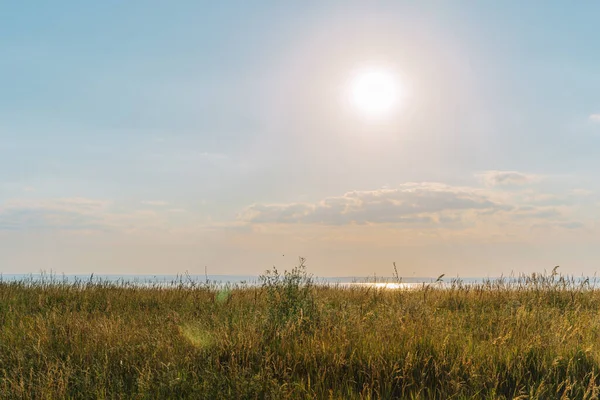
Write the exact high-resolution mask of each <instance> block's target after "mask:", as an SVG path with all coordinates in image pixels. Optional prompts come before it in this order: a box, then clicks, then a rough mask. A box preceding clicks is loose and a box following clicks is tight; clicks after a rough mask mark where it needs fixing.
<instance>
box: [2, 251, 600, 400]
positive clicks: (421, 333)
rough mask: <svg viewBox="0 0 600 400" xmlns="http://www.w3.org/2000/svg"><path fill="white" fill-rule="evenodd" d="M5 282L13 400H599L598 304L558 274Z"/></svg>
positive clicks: (6, 354) (5, 345)
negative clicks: (480, 279) (359, 281)
mask: <svg viewBox="0 0 600 400" xmlns="http://www.w3.org/2000/svg"><path fill="white" fill-rule="evenodd" d="M261 279H262V285H261V286H257V287H225V288H223V287H216V286H211V285H208V284H207V285H198V284H193V283H190V282H186V281H185V280H181V281H180V282H179V283H178V284H175V285H173V286H170V287H164V286H159V285H156V286H153V287H141V286H135V285H130V284H127V283H126V282H121V283H117V284H115V283H107V282H102V281H97V280H89V281H79V282H75V283H67V282H61V281H60V280H51V279H49V280H46V281H43V282H40V281H21V282H2V283H0V398H2V399H30V398H34V399H57V398H75V399H80V398H81V399H83V398H86V399H87V398H139V399H146V398H148V399H155V398H194V399H202V398H206V399H215V398H260V399H262V398H272V399H285V398H293V399H297V398H319V399H323V398H334V399H352V398H366V399H368V398H384V399H389V398H409V399H410V398H415V399H417V398H424V399H425V398H444V399H446V398H456V399H459V398H473V397H475V398H489V399H492V398H494V399H496V398H506V399H509V398H544V399H546V398H548V399H554V398H582V399H591V398H597V397H598V393H599V388H600V376H599V373H600V364H599V362H600V347H599V346H600V314H599V309H600V292H599V291H598V290H595V289H594V288H593V286H592V285H590V284H589V282H585V281H583V282H580V281H576V280H574V279H570V278H567V277H563V276H560V275H559V274H558V273H557V272H556V271H553V273H551V274H547V275H532V276H527V277H520V278H518V279H516V281H514V282H508V281H507V280H502V279H500V280H490V281H486V282H484V283H481V284H477V285H466V284H464V283H463V282H461V281H460V280H453V281H451V282H450V283H449V285H448V286H447V287H446V288H443V289H442V288H439V287H438V286H436V285H430V286H423V288H421V289H417V290H377V289H374V288H369V287H360V286H357V287H349V288H342V287H332V286H322V285H317V284H315V283H314V282H313V280H312V278H311V277H310V276H309V275H308V274H307V273H306V269H305V267H304V261H303V260H301V263H300V265H299V266H298V267H297V268H295V269H294V270H292V271H290V272H284V273H283V274H281V273H280V272H279V271H277V270H271V271H267V272H266V273H265V274H264V275H263V276H262V277H261Z"/></svg>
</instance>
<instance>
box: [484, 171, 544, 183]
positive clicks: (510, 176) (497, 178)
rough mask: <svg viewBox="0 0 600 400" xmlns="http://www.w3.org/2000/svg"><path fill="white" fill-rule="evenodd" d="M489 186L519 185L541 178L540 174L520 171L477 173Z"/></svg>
mask: <svg viewBox="0 0 600 400" xmlns="http://www.w3.org/2000/svg"><path fill="white" fill-rule="evenodd" d="M477 176H478V177H480V178H481V179H482V180H483V183H484V184H485V185H487V186H517V185H527V184H531V183H534V182H536V181H538V180H539V179H540V177H539V176H538V175H533V174H525V173H523V172H518V171H484V172H482V173H479V174H477Z"/></svg>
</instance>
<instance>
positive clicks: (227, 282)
mask: <svg viewBox="0 0 600 400" xmlns="http://www.w3.org/2000/svg"><path fill="white" fill-rule="evenodd" d="M436 279H437V278H431V277H411V278H401V280H400V281H398V280H397V279H396V278H394V277H385V276H382V277H379V276H366V277H364V276H363V277H360V276H342V277H318V276H313V277H312V280H313V282H314V283H316V284H320V285H332V286H342V287H351V286H371V287H376V288H384V289H410V288H418V287H419V286H422V285H425V284H432V283H435V284H436V285H437V286H439V287H450V286H451V284H452V281H453V280H456V279H459V280H460V281H461V282H462V283H464V284H467V285H471V284H478V283H484V282H486V281H492V282H494V281H496V280H497V279H500V278H497V277H475V278H473V277H470V278H456V277H454V278H453V277H444V278H443V279H442V281H440V282H437V283H436ZM503 279H504V282H505V283H507V284H517V283H518V282H517V278H516V277H504V278H503ZM557 279H558V278H557ZM569 279H572V281H571V282H572V283H573V284H574V285H578V284H581V283H584V282H585V280H586V279H587V278H585V277H573V278H571V277H569ZM0 282H24V283H29V284H39V283H44V284H73V283H79V284H87V283H103V282H104V283H112V284H122V285H126V286H145V287H156V286H158V287H173V286H180V285H184V286H197V285H205V284H210V285H212V286H217V287H225V286H230V287H234V286H259V285H261V284H262V281H261V280H260V277H259V276H258V275H187V274H181V275H96V274H89V275H66V274H64V275H63V274H49V273H37V274H0ZM587 283H589V286H591V287H598V286H599V285H600V282H598V281H597V280H596V279H595V278H594V279H592V278H590V279H589V280H588V282H587Z"/></svg>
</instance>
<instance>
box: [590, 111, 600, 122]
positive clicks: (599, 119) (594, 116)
mask: <svg viewBox="0 0 600 400" xmlns="http://www.w3.org/2000/svg"><path fill="white" fill-rule="evenodd" d="M589 119H590V121H593V122H600V113H595V114H591V115H590V116H589Z"/></svg>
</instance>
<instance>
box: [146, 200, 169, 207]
mask: <svg viewBox="0 0 600 400" xmlns="http://www.w3.org/2000/svg"><path fill="white" fill-rule="evenodd" d="M142 204H144V205H146V206H156V207H162V206H166V205H168V204H169V203H168V202H166V201H162V200H144V201H142Z"/></svg>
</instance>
